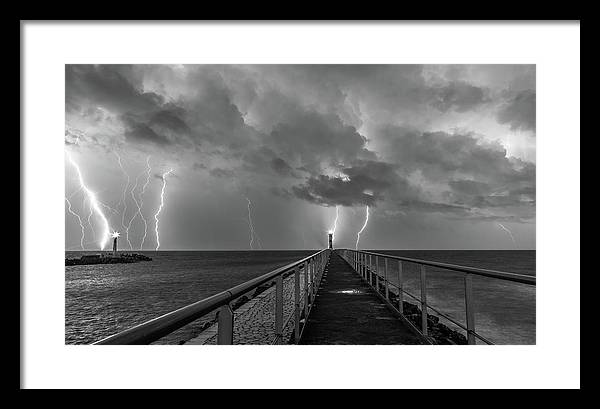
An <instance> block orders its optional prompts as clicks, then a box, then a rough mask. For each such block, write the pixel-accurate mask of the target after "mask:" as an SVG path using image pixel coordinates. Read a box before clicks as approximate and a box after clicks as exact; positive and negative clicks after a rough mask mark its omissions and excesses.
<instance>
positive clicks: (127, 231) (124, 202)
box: [113, 151, 133, 249]
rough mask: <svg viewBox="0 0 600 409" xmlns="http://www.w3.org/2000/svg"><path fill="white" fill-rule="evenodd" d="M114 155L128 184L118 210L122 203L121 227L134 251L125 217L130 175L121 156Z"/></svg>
mask: <svg viewBox="0 0 600 409" xmlns="http://www.w3.org/2000/svg"><path fill="white" fill-rule="evenodd" d="M113 152H114V154H115V155H116V156H117V162H119V167H120V168H121V171H122V172H123V174H124V175H125V179H126V180H127V182H126V183H125V187H124V188H123V193H122V194H121V199H120V200H119V203H118V204H117V209H118V208H119V206H121V203H122V204H123V213H122V214H121V226H123V230H125V238H126V239H127V243H128V244H129V248H130V249H133V246H132V245H131V242H130V241H129V229H128V228H127V226H125V215H126V214H127V199H126V197H125V195H126V194H127V188H128V187H129V183H130V180H129V174H128V173H127V172H125V168H124V167H123V163H122V162H121V156H119V154H118V153H117V152H116V151H113Z"/></svg>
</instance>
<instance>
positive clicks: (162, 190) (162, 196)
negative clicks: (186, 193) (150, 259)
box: [154, 169, 173, 250]
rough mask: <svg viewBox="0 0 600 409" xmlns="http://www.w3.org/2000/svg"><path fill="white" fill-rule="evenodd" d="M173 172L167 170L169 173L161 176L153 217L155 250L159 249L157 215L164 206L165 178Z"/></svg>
mask: <svg viewBox="0 0 600 409" xmlns="http://www.w3.org/2000/svg"><path fill="white" fill-rule="evenodd" d="M171 172H173V169H169V171H167V172H165V173H163V174H162V181H163V185H162V189H161V190H160V206H159V207H158V210H157V211H156V214H155V215H154V220H155V221H156V222H155V224H154V232H155V233H156V250H158V248H159V247H160V238H159V236H158V215H159V214H160V212H161V210H162V208H163V206H164V204H165V187H166V186H167V176H168V175H169V174H170V173H171Z"/></svg>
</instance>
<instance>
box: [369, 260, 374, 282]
mask: <svg viewBox="0 0 600 409" xmlns="http://www.w3.org/2000/svg"><path fill="white" fill-rule="evenodd" d="M369 285H370V286H371V287H372V286H373V256H371V255H370V254H369Z"/></svg>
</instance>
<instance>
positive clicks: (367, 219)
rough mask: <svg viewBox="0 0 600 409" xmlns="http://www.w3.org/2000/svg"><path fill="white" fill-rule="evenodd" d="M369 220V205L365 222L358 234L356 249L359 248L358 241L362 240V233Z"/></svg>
mask: <svg viewBox="0 0 600 409" xmlns="http://www.w3.org/2000/svg"><path fill="white" fill-rule="evenodd" d="M368 222H369V206H367V216H366V217H365V224H363V227H362V229H360V231H359V232H358V233H357V234H356V250H358V242H359V241H360V234H361V233H362V232H363V230H364V229H365V227H367V223H368Z"/></svg>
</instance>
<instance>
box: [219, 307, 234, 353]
mask: <svg viewBox="0 0 600 409" xmlns="http://www.w3.org/2000/svg"><path fill="white" fill-rule="evenodd" d="M217 331H218V332H217V344H218V345H232V344H233V311H232V310H231V307H230V306H229V304H226V305H224V306H222V307H221V308H220V309H219V324H218V327H217Z"/></svg>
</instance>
